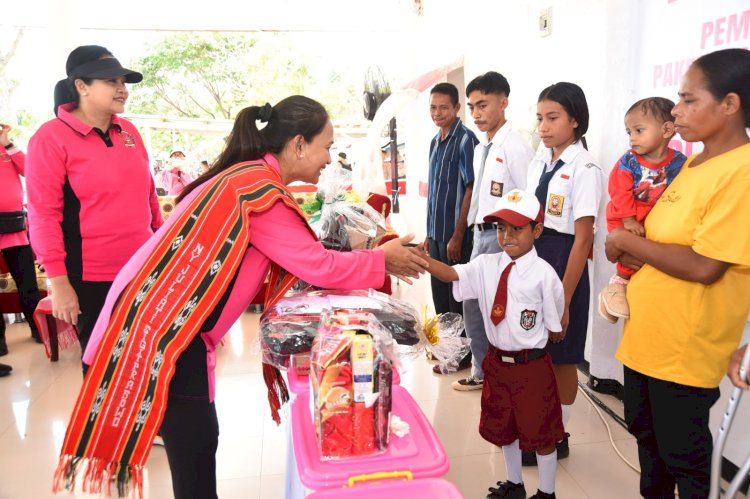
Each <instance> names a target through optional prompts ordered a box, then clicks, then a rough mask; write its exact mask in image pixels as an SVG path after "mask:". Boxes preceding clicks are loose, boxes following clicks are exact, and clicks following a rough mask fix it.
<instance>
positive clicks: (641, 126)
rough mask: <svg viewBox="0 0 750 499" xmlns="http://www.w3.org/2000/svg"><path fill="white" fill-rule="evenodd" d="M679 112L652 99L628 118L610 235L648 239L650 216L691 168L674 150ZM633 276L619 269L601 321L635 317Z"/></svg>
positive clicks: (602, 300)
mask: <svg viewBox="0 0 750 499" xmlns="http://www.w3.org/2000/svg"><path fill="white" fill-rule="evenodd" d="M673 107H674V102H672V101H671V100H669V99H665V98H664V97H649V98H647V99H642V100H639V101H638V102H636V103H635V104H633V105H632V106H630V109H628V112H627V113H625V132H626V133H627V134H628V137H629V138H630V150H629V151H628V152H626V153H625V154H624V155H623V156H622V157H621V158H620V159H619V160H618V162H617V164H616V165H615V167H614V168H613V169H612V173H610V175H609V196H610V198H611V199H610V201H609V203H607V230H608V231H610V232H611V231H612V230H613V229H615V228H617V227H624V228H625V229H626V230H628V231H630V232H632V233H633V234H636V235H639V236H645V230H644V228H643V221H644V220H645V218H646V215H648V213H649V212H650V211H651V208H653V207H654V204H656V201H657V200H658V199H659V197H660V196H661V195H662V194H663V193H664V191H665V190H666V188H667V186H668V185H669V184H670V183H672V180H674V178H675V177H676V176H677V174H678V173H679V171H680V168H682V165H683V163H685V160H686V159H687V158H686V157H685V155H683V154H682V153H681V152H679V151H676V150H674V149H671V148H670V147H669V141H670V139H671V138H672V137H673V136H674V134H675V128H674V118H673V117H672V108H673ZM633 272H635V271H634V270H633V269H630V268H628V267H625V266H624V265H622V264H621V263H618V264H617V273H616V274H615V275H614V276H612V278H611V279H610V281H609V284H608V285H607V287H606V288H604V289H603V290H602V291H601V293H600V294H599V315H601V316H602V317H604V319H605V320H607V321H608V322H611V323H613V324H614V323H615V322H617V319H618V318H623V319H628V318H629V317H630V307H629V306H628V301H627V297H626V286H627V284H628V281H629V280H630V276H631V275H633Z"/></svg>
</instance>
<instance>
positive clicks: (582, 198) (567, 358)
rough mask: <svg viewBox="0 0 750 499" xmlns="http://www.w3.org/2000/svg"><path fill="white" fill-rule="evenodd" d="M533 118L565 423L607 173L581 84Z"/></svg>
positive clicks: (560, 89) (533, 187)
mask: <svg viewBox="0 0 750 499" xmlns="http://www.w3.org/2000/svg"><path fill="white" fill-rule="evenodd" d="M537 121H538V124H539V125H538V127H539V136H540V138H541V139H542V141H543V142H544V146H545V148H544V149H543V150H542V151H540V153H539V154H537V156H536V157H535V158H534V160H533V161H532V162H531V164H530V165H529V170H528V182H527V187H526V189H527V191H528V192H532V193H535V194H536V196H537V198H538V199H539V202H540V203H542V206H543V207H544V232H543V233H542V236H541V237H540V238H539V239H537V241H536V249H537V252H538V254H539V256H540V257H541V258H543V259H544V260H546V261H547V262H548V263H549V264H550V265H552V267H554V269H555V270H556V271H557V273H558V275H559V276H560V279H561V280H562V282H563V288H564V290H565V314H564V316H563V320H562V325H563V331H564V332H565V338H564V339H563V341H562V342H560V343H550V344H549V346H548V348H549V350H550V353H551V354H552V361H553V363H554V367H555V376H556V377H557V386H558V391H559V393H560V400H561V403H562V413H563V425H565V426H567V423H568V420H569V419H570V413H571V409H572V405H573V402H574V401H575V398H576V393H577V389H578V375H577V372H576V364H578V363H580V362H583V360H584V359H583V351H584V347H585V343H586V330H587V328H588V318H589V299H590V290H589V275H588V268H587V265H586V260H587V258H588V256H589V253H590V251H591V248H592V244H593V242H594V221H595V219H596V216H597V214H598V213H599V207H600V204H601V202H602V191H603V186H604V175H603V173H602V170H601V168H600V167H599V165H598V163H597V161H596V160H595V159H594V157H593V156H592V155H591V154H590V153H589V152H588V150H586V145H585V139H584V137H583V136H584V134H585V133H586V131H587V130H588V124H589V110H588V105H587V103H586V96H585V95H584V93H583V90H581V88H580V87H579V86H578V85H576V84H574V83H568V82H560V83H556V84H554V85H551V86H549V87H547V88H545V89H544V90H543V91H542V93H541V94H540V95H539V99H538V101H537ZM557 451H558V458H564V457H567V455H568V452H569V448H568V438H567V436H566V437H565V439H564V440H563V441H562V442H560V443H559V444H558V446H557ZM525 457H526V456H525ZM534 457H535V456H534V455H533V454H531V455H529V456H528V457H526V458H525V459H524V462H525V464H533V462H534V459H533V458H534Z"/></svg>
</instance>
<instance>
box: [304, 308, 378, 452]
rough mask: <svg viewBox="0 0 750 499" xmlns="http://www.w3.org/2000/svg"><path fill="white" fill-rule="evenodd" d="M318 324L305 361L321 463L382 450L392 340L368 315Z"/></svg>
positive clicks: (326, 320) (333, 319) (357, 315)
mask: <svg viewBox="0 0 750 499" xmlns="http://www.w3.org/2000/svg"><path fill="white" fill-rule="evenodd" d="M350 318H352V320H351V321H350V322H351V324H349V325H341V324H339V321H340V318H339V319H335V318H331V319H324V322H323V323H322V324H321V327H320V330H319V332H318V335H317V336H316V338H315V341H314V342H313V347H312V352H311V356H310V383H311V386H312V397H311V399H310V400H311V412H312V415H313V419H314V426H315V430H316V434H317V438H318V443H319V446H320V454H321V458H322V459H340V458H347V457H356V456H366V455H370V454H375V453H379V452H382V451H384V450H385V449H386V448H387V446H388V439H389V432H390V415H391V388H392V365H391V359H392V358H393V354H392V351H393V350H392V346H391V343H390V342H392V339H391V338H390V336H389V334H388V333H385V332H383V330H382V326H381V325H380V324H379V323H378V322H377V320H376V319H375V318H374V317H373V316H372V315H367V316H365V315H363V314H356V313H355V314H352V315H351V316H350Z"/></svg>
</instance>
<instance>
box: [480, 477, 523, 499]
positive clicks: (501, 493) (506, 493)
mask: <svg viewBox="0 0 750 499" xmlns="http://www.w3.org/2000/svg"><path fill="white" fill-rule="evenodd" d="M501 497H504V498H508V499H526V487H524V486H523V484H522V483H513V482H511V481H507V482H497V487H490V493H489V494H487V499H498V498H501Z"/></svg>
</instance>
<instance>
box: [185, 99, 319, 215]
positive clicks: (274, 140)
mask: <svg viewBox="0 0 750 499" xmlns="http://www.w3.org/2000/svg"><path fill="white" fill-rule="evenodd" d="M258 121H260V122H261V123H266V126H265V127H263V128H262V129H260V130H259V129H258ZM328 121H329V117H328V112H327V111H326V110H325V108H324V107H323V106H322V105H321V104H320V103H319V102H317V101H315V100H313V99H310V98H309V97H304V96H302V95H293V96H291V97H287V98H286V99H284V100H282V101H280V102H279V103H278V104H276V105H275V106H273V107H271V105H270V104H266V105H265V106H250V107H246V108H245V109H243V110H242V111H240V112H239V113H238V114H237V118H235V120H234V125H233V126H232V132H231V133H230V134H229V136H228V137H227V140H226V145H225V146H224V150H223V151H222V152H221V154H219V157H218V158H217V159H216V161H214V163H213V166H211V168H209V169H208V170H207V171H206V172H205V173H203V174H202V175H201V176H200V177H198V178H197V179H195V180H194V181H193V182H191V183H190V184H189V185H188V186H187V187H185V189H184V190H183V191H182V192H181V193H180V195H179V196H178V197H177V202H180V201H182V200H183V199H184V198H185V196H187V195H188V194H189V193H190V192H191V191H192V190H193V189H195V188H196V187H198V186H199V185H201V184H202V183H204V182H206V181H207V180H210V179H212V178H213V177H215V176H216V175H218V174H220V173H221V172H223V171H224V170H226V169H227V168H230V167H232V166H234V165H236V164H237V163H242V162H243V161H252V160H256V159H261V158H262V157H263V156H264V155H265V154H267V153H272V154H279V153H281V151H282V150H284V147H285V146H286V144H287V143H288V142H289V141H290V140H292V139H293V138H294V137H296V136H297V135H301V136H302V137H303V138H304V139H305V141H306V142H312V140H313V139H314V138H315V137H316V136H317V135H318V134H320V133H321V132H322V131H323V128H325V126H326V123H328Z"/></svg>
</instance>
